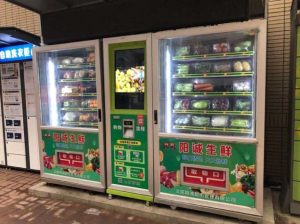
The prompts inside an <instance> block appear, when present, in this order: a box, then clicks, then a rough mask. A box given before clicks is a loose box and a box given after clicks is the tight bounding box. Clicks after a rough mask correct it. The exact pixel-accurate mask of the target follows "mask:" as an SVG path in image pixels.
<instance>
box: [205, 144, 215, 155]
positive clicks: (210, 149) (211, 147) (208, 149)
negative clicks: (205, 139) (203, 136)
mask: <svg viewBox="0 0 300 224" xmlns="http://www.w3.org/2000/svg"><path fill="white" fill-rule="evenodd" d="M216 148H217V147H216V146H215V145H214V144H207V145H206V155H207V156H217V149H216Z"/></svg>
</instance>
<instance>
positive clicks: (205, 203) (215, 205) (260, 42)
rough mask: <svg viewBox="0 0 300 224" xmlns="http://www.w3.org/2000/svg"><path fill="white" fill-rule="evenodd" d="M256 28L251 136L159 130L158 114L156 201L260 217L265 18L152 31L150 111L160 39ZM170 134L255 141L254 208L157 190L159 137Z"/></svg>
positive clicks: (156, 97)
mask: <svg viewBox="0 0 300 224" xmlns="http://www.w3.org/2000/svg"><path fill="white" fill-rule="evenodd" d="M251 29H258V30H259V31H258V34H257V42H256V44H257V51H256V52H257V54H256V57H257V58H256V61H257V62H258V63H257V65H256V77H257V78H256V97H255V100H256V120H255V122H256V123H255V130H256V134H255V137H254V138H246V137H231V136H217V135H215V136H209V135H197V134H183V133H179V134H176V133H174V134H173V133H172V134H166V133H160V116H158V122H157V125H156V124H154V125H153V126H154V127H153V129H154V178H155V180H156V181H155V202H158V203H163V204H168V205H170V206H174V207H176V206H178V207H184V208H190V209H194V210H201V211H206V212H211V213H217V214H221V215H227V216H232V217H240V218H244V219H249V220H252V221H257V220H260V219H261V217H262V216H263V180H264V175H263V169H264V159H263V158H264V130H265V127H264V123H265V82H266V81H265V79H266V78H265V66H266V65H265V64H266V21H265V20H264V19H256V20H251V21H246V22H235V23H227V24H220V25H216V26H206V27H196V28H188V29H179V30H172V31H163V32H158V33H155V34H153V38H152V47H153V55H152V56H153V58H152V63H153V69H156V70H153V93H154V96H153V110H157V111H159V110H160V109H159V107H160V101H159V99H160V87H159V85H160V81H159V80H160V78H159V76H160V61H159V56H160V54H159V40H160V39H166V38H180V37H188V36H194V35H204V34H214V33H216V34H219V33H224V32H234V31H242V30H251ZM160 137H172V138H178V139H195V140H206V141H210V140H214V141H223V142H230V143H254V144H257V148H256V167H257V173H256V195H255V206H256V207H255V208H248V207H246V206H238V205H233V204H225V203H221V202H215V201H209V200H204V199H195V198H187V197H182V196H179V195H178V196H177V195H170V196H169V195H168V194H165V193H161V192H160V181H159V178H160V168H159V167H160V160H159V138H160Z"/></svg>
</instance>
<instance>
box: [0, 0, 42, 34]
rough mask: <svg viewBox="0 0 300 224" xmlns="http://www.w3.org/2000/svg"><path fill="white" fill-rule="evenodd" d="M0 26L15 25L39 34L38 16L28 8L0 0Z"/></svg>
mask: <svg viewBox="0 0 300 224" xmlns="http://www.w3.org/2000/svg"><path fill="white" fill-rule="evenodd" d="M0 27H17V28H19V29H21V30H24V31H27V32H29V33H33V34H35V35H38V36H40V34H41V29H40V16H39V15H38V14H37V13H34V12H32V11H30V10H26V9H24V8H22V7H19V6H17V5H14V4H11V3H8V2H6V1H3V0H0Z"/></svg>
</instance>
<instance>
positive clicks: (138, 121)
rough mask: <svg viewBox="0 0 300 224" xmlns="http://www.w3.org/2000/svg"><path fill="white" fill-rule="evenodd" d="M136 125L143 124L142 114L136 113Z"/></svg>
mask: <svg viewBox="0 0 300 224" xmlns="http://www.w3.org/2000/svg"><path fill="white" fill-rule="evenodd" d="M137 125H138V126H144V115H137Z"/></svg>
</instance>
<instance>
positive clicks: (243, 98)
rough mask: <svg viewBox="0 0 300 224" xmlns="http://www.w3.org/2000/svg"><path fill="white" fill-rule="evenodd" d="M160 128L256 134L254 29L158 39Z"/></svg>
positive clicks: (173, 130)
mask: <svg viewBox="0 0 300 224" xmlns="http://www.w3.org/2000/svg"><path fill="white" fill-rule="evenodd" d="M159 49H160V62H161V63H160V71H161V75H160V93H161V101H160V108H161V111H160V116H161V119H160V120H161V124H160V128H161V130H160V131H161V132H163V133H188V134H206V135H226V136H243V137H255V97H256V96H255V91H256V89H255V86H256V54H255V49H256V32H253V31H243V32H230V33H220V34H207V35H199V36H190V37H183V38H182V37H178V38H170V39H162V40H160V41H159Z"/></svg>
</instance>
